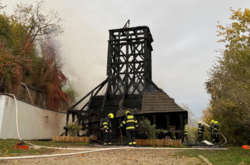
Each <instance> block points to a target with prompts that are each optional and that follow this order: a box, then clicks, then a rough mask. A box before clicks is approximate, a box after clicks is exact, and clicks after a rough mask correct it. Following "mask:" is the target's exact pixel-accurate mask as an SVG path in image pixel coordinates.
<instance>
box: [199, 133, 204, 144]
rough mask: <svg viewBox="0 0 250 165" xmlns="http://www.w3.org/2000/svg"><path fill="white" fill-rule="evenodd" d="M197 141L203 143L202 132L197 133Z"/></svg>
mask: <svg viewBox="0 0 250 165" xmlns="http://www.w3.org/2000/svg"><path fill="white" fill-rule="evenodd" d="M199 141H200V142H201V143H204V141H203V133H201V134H199Z"/></svg>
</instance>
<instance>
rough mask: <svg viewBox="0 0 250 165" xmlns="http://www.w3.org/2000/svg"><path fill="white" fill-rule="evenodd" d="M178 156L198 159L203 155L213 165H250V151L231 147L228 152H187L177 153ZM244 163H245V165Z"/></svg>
mask: <svg viewBox="0 0 250 165" xmlns="http://www.w3.org/2000/svg"><path fill="white" fill-rule="evenodd" d="M176 155H177V156H187V157H198V155H202V156H204V157H205V158H207V159H208V160H209V161H210V162H211V163H212V164H213V165H238V164H240V163H241V164H245V165H250V150H244V149H242V148H240V147H230V148H228V150H222V151H216V150H213V151H210V150H185V151H180V152H177V153H176ZM243 162H244V163H243Z"/></svg>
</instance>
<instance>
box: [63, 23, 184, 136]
mask: <svg viewBox="0 0 250 165" xmlns="http://www.w3.org/2000/svg"><path fill="white" fill-rule="evenodd" d="M152 42H153V37H152V34H151V32H150V29H149V28H148V27H147V26H138V27H126V26H125V27H124V28H121V29H113V30H109V40H108V57H107V78H106V79H105V80H104V81H103V82H102V83H100V84H99V85H98V86H97V87H95V88H94V89H93V90H92V91H90V92H89V93H88V94H87V95H86V96H84V97H83V98H82V99H81V100H79V101H78V102H77V103H76V104H75V105H73V106H72V107H71V108H70V109H69V110H68V111H67V123H68V119H69V118H68V117H69V115H72V117H73V120H74V117H75V116H76V117H77V119H78V122H79V123H80V124H82V125H83V126H84V127H83V129H87V130H88V134H89V135H91V134H95V135H97V136H100V134H101V132H100V128H99V121H100V119H101V118H102V117H106V116H107V115H108V113H113V114H115V119H114V120H113V122H112V125H114V126H113V127H115V128H116V129H114V130H113V132H114V135H115V136H117V137H118V136H120V132H119V128H118V124H119V118H123V116H124V111H125V110H127V109H130V110H131V111H132V112H133V113H134V115H135V116H136V117H137V119H138V120H141V119H142V118H143V117H144V118H147V119H149V120H150V121H151V123H152V124H156V127H157V128H163V129H165V130H168V132H172V133H175V135H176V138H179V139H180V138H181V139H183V131H184V125H185V124H187V121H188V120H187V119H188V112H187V111H186V110H184V109H182V108H181V107H179V106H178V105H177V104H176V103H175V101H174V99H173V98H171V97H170V96H169V95H168V94H166V93H165V92H164V91H163V90H162V89H160V88H159V87H158V86H157V85H156V84H155V83H154V82H153V80H152V59H151V56H152V51H153V47H152V45H151V43H152ZM104 89H105V93H104V94H99V93H100V91H101V90H104ZM86 99H87V101H86ZM84 100H85V102H86V104H85V105H84V106H83V107H82V108H80V109H77V108H76V106H77V105H79V104H80V103H81V102H83V101H84ZM124 132H125V131H124V130H123V133H124Z"/></svg>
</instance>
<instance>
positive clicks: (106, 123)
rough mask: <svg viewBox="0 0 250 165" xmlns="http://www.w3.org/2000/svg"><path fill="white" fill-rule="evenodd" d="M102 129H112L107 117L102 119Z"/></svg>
mask: <svg viewBox="0 0 250 165" xmlns="http://www.w3.org/2000/svg"><path fill="white" fill-rule="evenodd" d="M100 128H101V129H103V130H109V129H111V128H112V125H111V122H110V119H109V118H107V117H105V118H102V119H101V121H100Z"/></svg>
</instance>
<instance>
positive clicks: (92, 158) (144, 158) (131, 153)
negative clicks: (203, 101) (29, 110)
mask: <svg viewBox="0 0 250 165" xmlns="http://www.w3.org/2000/svg"><path fill="white" fill-rule="evenodd" d="M65 152H67V151H55V152H54V153H65ZM175 152H178V151H175V150H133V149H126V150H111V151H104V152H96V153H86V154H80V155H74V156H64V157H52V158H39V159H37V158H36V159H22V160H8V161H0V164H1V165H2V164H3V165H7V164H8V165H11V164H18V165H19V164H20V165H27V164H29V165H32V164H34V165H80V164H81V165H206V163H205V162H203V161H201V160H200V159H198V158H188V157H185V156H182V157H180V156H174V153H175Z"/></svg>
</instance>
